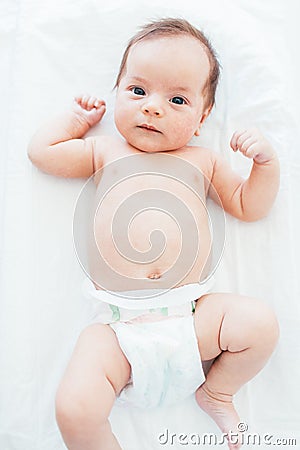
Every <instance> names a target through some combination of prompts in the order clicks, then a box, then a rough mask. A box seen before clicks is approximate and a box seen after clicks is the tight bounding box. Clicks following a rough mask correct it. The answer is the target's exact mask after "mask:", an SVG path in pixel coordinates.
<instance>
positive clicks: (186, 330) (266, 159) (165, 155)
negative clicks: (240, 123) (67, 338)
mask: <svg viewBox="0 0 300 450" xmlns="http://www.w3.org/2000/svg"><path fill="white" fill-rule="evenodd" d="M218 76H219V65H218V61H217V59H216V57H215V54H214V51H213V49H212V47H211V45H210V43H209V42H208V40H207V39H206V37H205V36H204V35H203V33H202V32H200V31H199V30H197V29H196V28H195V27H193V26H192V25H191V24H189V23H188V22H187V21H185V20H182V19H163V20H158V21H155V22H151V23H149V24H147V25H146V26H144V27H143V28H142V29H141V31H140V32H138V33H137V34H136V35H135V36H134V37H133V38H132V39H131V40H130V42H129V44H128V46H127V48H126V50H125V53H124V56H123V59H122V62H121V66H120V71H119V74H118V77H117V82H116V88H117V93H116V104H115V124H116V127H117V129H118V131H119V133H120V135H121V136H90V137H86V138H83V136H84V135H85V134H86V133H87V131H88V130H90V128H91V127H93V126H94V125H95V124H97V123H98V122H99V121H100V120H101V118H102V117H103V115H104V113H105V102H104V101H103V100H99V99H97V98H96V97H92V96H80V97H77V98H76V99H75V102H74V106H73V108H72V109H71V110H70V111H69V112H68V113H65V114H63V115H61V116H60V117H58V118H57V119H56V120H54V121H52V122H50V123H48V124H47V125H46V126H44V127H42V128H41V129H40V130H39V131H38V132H37V133H36V134H35V136H34V137H33V138H32V140H31V143H30V145H29V150H28V154H29V158H30V159H31V161H32V162H33V164H35V165H36V166H37V167H38V168H40V169H41V170H43V171H45V172H47V173H49V174H53V175H56V176H62V177H91V176H93V178H94V182H95V185H96V200H97V201H96V206H95V211H94V239H95V246H94V247H95V249H96V250H95V249H94V250H95V251H94V254H93V256H92V257H91V260H90V269H89V279H88V280H87V284H86V286H85V289H86V292H87V295H89V296H90V297H92V298H96V299H98V302H99V315H98V317H97V318H96V320H95V321H94V323H92V324H91V325H89V326H88V327H87V328H86V329H85V330H84V331H83V332H82V334H81V336H80V337H79V339H78V343H77V345H76V348H75V350H74V353H73V356H72V358H71V361H70V363H69V365H68V367H67V369H66V372H65V375H64V377H63V379H62V381H61V384H60V387H59V389H58V393H57V398H56V416H57V422H58V425H59V428H60V430H61V433H62V436H63V439H64V441H65V443H66V445H67V447H68V449H71V450H100V449H103V450H108V449H109V450H116V449H120V448H121V447H120V445H119V443H118V442H117V439H116V437H115V436H114V434H113V433H112V430H111V427H110V424H109V420H108V418H109V415H110V412H111V409H112V407H113V404H114V402H115V400H116V399H118V401H123V402H128V403H130V404H131V405H135V406H139V407H155V406H159V405H163V404H170V403H172V402H179V401H180V400H182V399H184V398H186V397H187V396H189V395H191V394H193V393H195V396H196V400H197V403H198V404H199V406H200V408H202V409H203V410H204V411H205V412H206V413H207V414H209V416H210V417H211V418H212V419H213V420H214V421H215V422H216V424H217V425H218V426H219V428H220V429H221V431H222V432H223V433H228V435H230V432H232V433H235V432H236V433H237V424H238V423H239V416H238V413H237V412H236V410H235V407H234V405H233V396H234V394H235V393H236V392H237V391H238V390H239V389H240V387H241V386H243V385H244V384H245V383H246V382H247V381H248V380H250V379H251V378H252V377H254V376H255V375H256V374H257V373H258V372H259V371H260V370H261V369H262V367H263V366H264V365H265V363H266V361H267V360H268V358H269V357H270V355H271V353H272V351H273V350H274V347H275V345H276V342H277V339H278V325H277V321H276V318H275V317H274V314H273V312H272V311H271V310H270V309H269V308H268V307H267V306H266V305H265V304H264V303H261V302H259V301H257V300H255V299H253V298H248V297H243V296H240V295H234V294H229V293H226V294H225V293H212V292H211V287H212V278H211V277H209V276H208V274H209V270H210V265H209V261H210V254H211V245H212V242H211V236H210V227H209V220H208V216H207V210H206V206H205V205H206V198H207V197H210V198H212V199H213V200H214V201H216V202H217V203H218V204H221V205H222V207H223V208H224V210H225V211H227V212H228V213H229V214H231V215H233V216H234V217H237V218H239V219H241V220H244V221H255V220H259V219H260V218H262V217H264V216H265V215H266V214H267V213H268V211H269V210H270V208H271V206H272V204H273V202H274V200H275V197H276V194H277V191H278V186H279V163H278V159H277V156H276V154H275V152H274V150H273V148H272V146H271V145H270V143H269V142H268V141H267V140H266V139H265V138H264V137H263V136H262V135H261V134H260V133H259V132H258V131H257V130H241V131H236V132H235V133H234V134H233V136H232V139H231V142H230V145H231V148H232V150H233V151H239V152H241V153H242V154H243V155H244V156H245V157H247V158H249V159H251V160H252V170H251V173H250V175H249V177H248V178H247V179H246V180H244V179H243V178H241V177H240V176H239V175H238V174H236V173H234V171H233V170H232V169H231V168H230V166H229V165H228V164H227V163H226V162H225V161H224V160H223V159H222V157H221V156H220V155H219V154H216V153H214V152H213V151H211V150H208V149H206V148H202V147H197V146H191V145H188V144H189V141H190V140H191V138H192V137H193V136H194V135H196V136H198V135H199V134H200V130H201V127H202V125H203V123H204V121H205V119H206V118H207V116H208V115H209V113H210V111H211V109H212V107H213V105H214V99H215V91H216V87H217V83H218ZM178 167H179V168H180V170H178ZM186 171H187V172H188V177H187V178H188V181H187V183H188V188H187V185H186V184H187V183H186V182H183V181H182V178H181V177H183V176H184V173H187V172H186ZM174 173H175V174H176V173H177V176H173V175H172V174H174ZM170 174H171V175H170ZM177 178H178V179H177ZM119 180H122V182H121V183H120V182H119ZM112 187H113V189H112ZM199 198H200V199H201V201H199ZM99 199H100V200H101V201H100V200H99ZM131 199H133V200H134V199H135V200H134V202H138V201H139V199H142V200H140V203H141V204H140V205H139V206H140V208H137V209H140V210H143V211H142V213H141V214H135V215H133V217H132V220H131V221H130V226H128V227H127V226H125V225H126V223H125V225H124V224H122V220H116V219H117V218H118V212H119V210H120V209H121V208H122V207H123V205H124V204H125V209H124V211H125V212H127V211H129V210H130V207H129V206H128V207H126V201H128V202H129V201H131ZM143 199H144V200H143ZM173 200H174V204H173V203H172V202H173ZM124 201H125V203H124ZM143 202H144V203H143ZM156 202H157V205H159V207H157V208H155V205H156ZM176 202H179V203H176ZM129 204H131V203H130V202H129V203H127V205H129ZM135 204H136V203H135ZM177 204H178V205H181V206H182V214H181V221H182V222H181V223H180V226H181V227H182V229H183V230H184V233H183V236H182V240H184V239H185V241H187V242H188V243H189V244H190V246H189V247H188V248H189V249H190V250H189V251H187V252H186V253H185V254H184V255H181V253H180V252H181V244H182V242H183V241H182V242H181V239H180V236H179V235H178V227H177V224H176V221H174V220H173V218H172V214H171V213H170V214H168V212H170V211H171V210H172V211H173V209H174V210H175V209H176V205H177ZM99 205H100V207H99ZM174 205H175V206H174ZM183 206H185V208H186V209H184V207H183ZM173 207H174V208H173ZM143 208H144V209H143ZM172 208H173V209H172ZM124 211H123V213H122V214H123V215H122V214H121V216H120V217H121V218H124V217H125V216H126V214H125V212H124ZM180 211H181V210H180ZM129 212H130V211H129ZM163 212H167V214H164V213H163ZM191 217H192V218H193V219H192V220H191ZM124 228H125V229H124ZM155 230H156V231H155ZM157 230H160V231H161V232H162V233H163V234H164V237H165V238H166V239H165V240H166V242H164V243H163V244H164V248H163V251H160V253H159V254H153V252H152V253H151V251H152V250H156V249H157V247H159V246H160V247H161V246H162V245H161V244H162V241H161V239H160V237H161V236H160V235H156V234H155V232H157ZM193 230H196V231H197V233H198V234H197V233H196V234H195V233H194V231H193ZM152 233H153V234H152ZM187 234H188V236H186V235H187ZM149 236H151V243H152V244H153V245H152V247H151V246H150V247H151V248H150V250H149ZM155 236H156V238H157V239H156V240H155V239H154V238H155ZM195 236H199V241H200V243H201V245H200V244H199V242H197V241H195ZM124 242H126V243H128V242H129V243H130V246H129V247H130V251H129V250H128V248H127V247H126V246H125V247H124V248H123V247H122V244H123V243H124ZM155 243H156V244H155ZM116 244H117V245H116ZM121 247H122V248H121ZM126 249H127V250H126ZM97 252H98V253H97ZM126 252H127V253H126ZM190 253H193V255H194V256H193V261H192V263H191V261H190V258H189V254H190ZM180 255H181V256H180ZM178 258H179V260H180V264H177V263H176V262H177V259H178ZM208 361H211V362H212V364H211V365H210V368H209V370H208V371H206V372H207V373H204V371H203V364H202V363H203V362H208ZM232 436H233V438H232V439H229V438H228V446H229V448H230V449H238V448H240V446H241V439H240V437H239V436H238V433H237V435H236V436H235V437H234V435H232Z"/></svg>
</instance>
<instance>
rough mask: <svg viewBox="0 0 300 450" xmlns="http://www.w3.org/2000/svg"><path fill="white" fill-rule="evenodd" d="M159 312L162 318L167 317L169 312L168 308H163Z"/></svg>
mask: <svg viewBox="0 0 300 450" xmlns="http://www.w3.org/2000/svg"><path fill="white" fill-rule="evenodd" d="M160 312H161V314H162V315H163V316H167V315H168V312H169V311H168V308H167V307H165V308H160Z"/></svg>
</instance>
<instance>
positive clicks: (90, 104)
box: [28, 96, 105, 178]
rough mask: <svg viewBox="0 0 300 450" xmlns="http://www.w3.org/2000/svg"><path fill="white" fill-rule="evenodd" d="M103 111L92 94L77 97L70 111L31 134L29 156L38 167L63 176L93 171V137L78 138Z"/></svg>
mask: <svg viewBox="0 0 300 450" xmlns="http://www.w3.org/2000/svg"><path fill="white" fill-rule="evenodd" d="M104 113H105V103H104V102H103V101H100V100H98V99H97V98H95V97H90V96H84V97H83V96H80V97H76V98H75V101H74V105H73V108H72V110H71V111H69V112H67V113H65V114H62V115H61V116H59V117H57V118H56V119H54V120H52V121H50V122H48V123H47V124H46V125H44V126H42V127H41V128H40V129H39V130H38V131H37V133H36V134H35V135H34V136H33V138H32V139H31V141H30V144H29V147H28V156H29V158H30V160H31V161H32V163H33V164H34V165H36V166H37V167H38V168H39V169H41V170H43V171H44V172H47V173H49V174H51V175H57V176H62V177H80V178H81V177H89V176H91V175H92V174H93V173H94V142H95V138H93V137H89V138H86V139H81V138H82V137H83V136H84V135H85V133H86V132H87V131H88V130H89V129H90V128H91V127H92V126H93V125H95V124H96V123H98V122H99V121H100V120H101V118H102V116H103V114H104Z"/></svg>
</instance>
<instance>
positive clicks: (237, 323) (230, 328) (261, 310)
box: [194, 293, 270, 361]
mask: <svg viewBox="0 0 300 450" xmlns="http://www.w3.org/2000/svg"><path fill="white" fill-rule="evenodd" d="M269 316H270V311H269V308H268V307H267V305H264V304H263V303H262V302H260V301H258V300H256V299H254V298H250V297H245V296H242V295H236V294H228V293H216V294H208V295H204V296H203V297H201V298H200V299H199V300H198V301H197V305H196V310H195V315H194V323H195V332H196V336H197V340H198V347H199V351H200V355H201V359H202V360H203V361H207V360H211V359H213V358H216V357H217V356H218V355H219V354H220V353H221V352H222V351H223V350H225V349H228V346H227V343H228V345H229V343H230V347H231V349H232V350H233V351H234V350H236V351H237V350H238V349H240V348H243V346H247V345H248V344H249V342H251V339H252V337H251V336H253V333H255V327H256V324H257V323H260V322H261V318H262V317H265V318H266V322H267V321H268V317H269Z"/></svg>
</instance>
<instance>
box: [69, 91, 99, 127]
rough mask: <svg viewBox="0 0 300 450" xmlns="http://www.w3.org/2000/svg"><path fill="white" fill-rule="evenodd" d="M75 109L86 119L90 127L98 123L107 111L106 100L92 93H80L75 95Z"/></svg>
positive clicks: (81, 117)
mask: <svg viewBox="0 0 300 450" xmlns="http://www.w3.org/2000/svg"><path fill="white" fill-rule="evenodd" d="M74 100H75V102H74V111H75V113H76V114H77V115H78V116H79V117H80V119H81V120H82V119H83V120H85V121H86V122H87V123H88V125H89V126H90V127H92V126H93V125H95V124H96V123H98V122H99V121H100V120H101V119H102V116H103V114H104V113H105V102H104V101H103V100H99V99H98V98H97V97H92V96H90V95H79V96H77V97H75V99H74Z"/></svg>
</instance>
